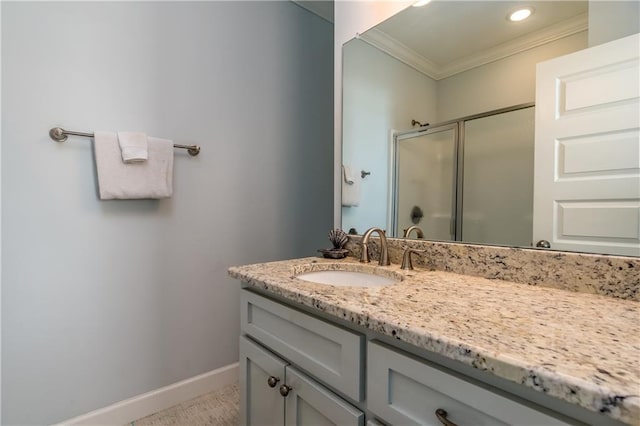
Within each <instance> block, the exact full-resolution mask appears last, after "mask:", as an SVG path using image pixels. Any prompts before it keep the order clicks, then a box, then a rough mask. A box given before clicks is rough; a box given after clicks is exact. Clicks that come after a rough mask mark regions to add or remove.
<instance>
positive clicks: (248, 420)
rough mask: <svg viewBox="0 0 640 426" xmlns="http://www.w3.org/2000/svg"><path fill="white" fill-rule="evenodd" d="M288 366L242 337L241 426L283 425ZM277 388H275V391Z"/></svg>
mask: <svg viewBox="0 0 640 426" xmlns="http://www.w3.org/2000/svg"><path fill="white" fill-rule="evenodd" d="M286 365H287V364H286V362H285V361H283V360H281V359H280V358H278V357H276V356H275V355H274V354H272V353H271V352H269V351H267V350H266V349H263V348H262V347H260V346H258V345H257V344H255V343H253V342H252V341H251V340H249V339H247V338H246V337H244V336H240V424H241V425H243V426H250V425H255V426H258V425H283V424H284V403H285V399H284V398H283V397H282V396H281V395H280V392H279V391H278V389H279V388H280V386H281V385H282V384H284V382H285V366H286ZM271 385H273V387H271Z"/></svg>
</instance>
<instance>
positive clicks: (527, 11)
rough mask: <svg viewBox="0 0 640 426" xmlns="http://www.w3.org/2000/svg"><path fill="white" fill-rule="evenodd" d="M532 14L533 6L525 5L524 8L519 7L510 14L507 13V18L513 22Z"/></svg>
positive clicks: (522, 19)
mask: <svg viewBox="0 0 640 426" xmlns="http://www.w3.org/2000/svg"><path fill="white" fill-rule="evenodd" d="M532 14H533V8H531V7H525V8H522V9H518V10H516V11H515V12H511V13H510V14H508V15H507V19H508V20H509V21H513V22H518V21H524V20H525V19H527V18H528V17H529V16H531V15H532Z"/></svg>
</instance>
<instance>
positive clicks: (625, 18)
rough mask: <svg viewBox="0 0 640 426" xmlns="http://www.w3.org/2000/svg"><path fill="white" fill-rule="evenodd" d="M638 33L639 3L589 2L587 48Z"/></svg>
mask: <svg viewBox="0 0 640 426" xmlns="http://www.w3.org/2000/svg"><path fill="white" fill-rule="evenodd" d="M638 31H640V2H639V1H638V0H625V1H612V0H607V1H597V0H596V1H594V0H591V1H589V47H593V46H597V45H599V44H603V43H608V42H610V41H613V40H617V39H619V38H622V37H626V36H630V35H632V34H636V33H637V32H638Z"/></svg>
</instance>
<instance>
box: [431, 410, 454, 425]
mask: <svg viewBox="0 0 640 426" xmlns="http://www.w3.org/2000/svg"><path fill="white" fill-rule="evenodd" d="M436 417H437V418H438V420H440V423H442V424H443V425H444V426H458V425H457V424H455V423H454V422H452V421H451V420H449V419H447V412H446V411H444V410H443V409H442V408H438V409H437V410H436Z"/></svg>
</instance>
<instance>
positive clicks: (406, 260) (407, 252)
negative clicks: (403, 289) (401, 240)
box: [400, 247, 427, 271]
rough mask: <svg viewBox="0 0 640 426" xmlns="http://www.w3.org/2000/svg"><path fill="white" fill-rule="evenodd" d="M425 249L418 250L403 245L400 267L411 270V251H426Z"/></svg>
mask: <svg viewBox="0 0 640 426" xmlns="http://www.w3.org/2000/svg"><path fill="white" fill-rule="evenodd" d="M426 252H427V251H426V250H418V249H413V248H411V247H404V252H403V253H402V266H400V269H405V270H407V271H412V270H413V262H412V261H411V253H426Z"/></svg>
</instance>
